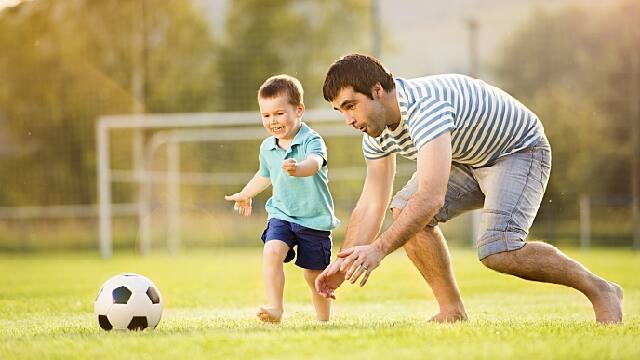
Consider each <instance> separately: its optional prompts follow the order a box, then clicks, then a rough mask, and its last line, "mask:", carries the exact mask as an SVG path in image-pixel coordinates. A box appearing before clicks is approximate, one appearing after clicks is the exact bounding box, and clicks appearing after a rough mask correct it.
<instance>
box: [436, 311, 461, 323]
mask: <svg viewBox="0 0 640 360" xmlns="http://www.w3.org/2000/svg"><path fill="white" fill-rule="evenodd" d="M467 320H469V318H468V317H467V313H466V312H464V310H463V311H457V310H456V311H441V312H439V313H437V314H435V315H433V316H432V317H431V319H429V322H437V323H454V322H458V321H467Z"/></svg>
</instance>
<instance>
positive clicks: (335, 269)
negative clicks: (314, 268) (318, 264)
mask: <svg viewBox="0 0 640 360" xmlns="http://www.w3.org/2000/svg"><path fill="white" fill-rule="evenodd" d="M343 262H344V259H341V258H337V259H335V260H334V261H333V262H332V263H331V264H329V266H327V268H326V269H324V271H323V272H322V273H321V274H320V275H318V277H317V278H316V281H315V285H316V291H317V292H318V294H320V295H321V296H323V297H325V298H327V299H333V300H335V299H336V295H335V291H336V289H337V288H338V287H340V285H341V284H342V283H343V282H344V281H345V279H346V278H345V272H344V271H340V267H341V265H342V263H343Z"/></svg>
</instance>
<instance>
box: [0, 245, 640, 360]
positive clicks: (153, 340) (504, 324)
mask: <svg viewBox="0 0 640 360" xmlns="http://www.w3.org/2000/svg"><path fill="white" fill-rule="evenodd" d="M569 254H570V255H571V256H572V257H574V258H576V259H578V260H580V261H581V262H582V263H583V264H585V265H586V266H587V267H589V268H590V269H591V270H593V271H594V272H596V273H597V274H600V275H602V276H604V277H606V278H608V279H610V280H613V281H616V282H618V283H619V284H620V285H622V286H623V287H624V288H625V322H624V324H623V325H619V326H600V325H596V324H595V323H594V321H593V313H592V311H591V307H590V305H589V303H588V301H587V299H586V298H585V297H584V296H582V295H581V294H580V293H578V292H577V291H574V290H572V289H568V288H564V287H560V286H554V285H547V284H538V283H531V282H526V281H523V280H520V279H516V278H513V277H509V276H505V275H500V274H497V273H494V272H492V271H489V270H487V269H485V268H483V267H482V265H481V264H480V263H479V262H478V261H477V259H476V257H475V253H474V252H472V251H470V250H466V249H453V250H452V255H453V260H454V266H455V271H456V275H457V278H458V282H459V284H460V288H461V291H462V295H463V298H464V300H465V305H466V307H467V312H468V314H469V316H470V321H469V322H466V323H462V324H453V325H438V324H432V323H428V322H426V320H427V319H428V317H429V316H430V315H432V314H434V313H435V312H436V309H437V306H436V303H435V301H434V299H433V296H432V294H431V292H430V290H429V289H428V288H427V287H426V285H425V283H424V282H423V281H422V279H421V278H420V276H419V274H418V272H417V271H416V270H415V269H414V268H413V267H412V265H411V264H410V262H409V260H408V259H407V258H406V256H405V255H404V254H403V253H402V251H399V252H397V253H396V254H393V255H392V256H390V257H388V258H387V259H385V260H384V262H383V265H382V267H381V268H379V269H377V270H376V271H375V272H374V273H373V275H372V277H371V278H370V283H369V284H367V286H366V287H365V288H362V289H361V288H356V287H354V286H347V285H346V284H345V285H344V286H343V287H342V288H341V289H339V291H338V293H337V295H338V300H337V301H336V302H334V308H333V317H332V321H331V322H330V323H327V324H321V323H318V322H316V321H315V320H314V315H313V309H312V306H311V304H310V301H309V290H308V289H307V288H306V284H305V283H304V280H303V278H302V272H301V271H300V269H298V268H296V267H295V266H292V265H288V266H286V272H287V284H286V290H285V301H286V304H285V306H286V309H285V311H286V314H285V319H284V322H283V323H282V324H281V325H279V326H273V325H265V324H261V323H259V322H258V320H257V319H256V318H255V316H254V312H255V309H256V307H257V306H258V305H260V304H261V303H262V301H263V300H264V296H263V290H262V283H261V262H260V252H259V250H258V249H244V250H231V249H224V250H217V251H198V252H195V251H194V252H188V253H186V252H185V253H183V254H182V255H180V256H177V257H169V256H166V255H154V256H150V257H148V258H140V257H136V256H130V255H118V254H117V255H116V257H115V258H114V259H113V260H111V261H102V260H100V259H99V258H98V256H97V255H95V254H93V253H92V254H77V253H76V254H68V253H60V254H37V255H30V256H19V255H0V274H1V275H0V359H41V358H59V359H68V358H92V359H95V358H139V359H147V358H148V359H158V358H175V359H182V358H188V359H200V358H202V359H211V358H225V359H237V358H243V359H253V358H266V359H286V358H296V359H299V358H316V359H328V358H351V359H361V358H406V359H416V358H428V357H429V358H431V357H433V358H464V359H474V358H477V359H507V358H508V359H512V358H519V359H525V358H536V359H550V358H551V359H553V358H556V359H638V358H640V346H638V341H639V339H640V276H639V274H640V254H634V253H632V252H630V251H620V250H592V251H589V252H578V251H569ZM121 272H139V273H142V274H145V275H147V276H148V277H150V278H151V279H153V280H154V282H155V283H156V284H157V285H158V287H159V288H160V290H161V292H162V294H163V296H164V299H165V313H164V315H163V319H162V321H161V322H160V325H159V326H158V328H157V329H155V330H152V331H144V332H105V331H102V330H100V329H99V327H98V325H97V323H96V321H95V319H94V318H93V313H92V312H93V300H94V298H95V295H96V293H97V291H98V288H99V287H100V285H101V284H102V282H103V281H105V280H106V279H107V278H109V277H110V276H112V275H114V274H117V273H121Z"/></svg>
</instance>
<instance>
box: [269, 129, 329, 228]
mask: <svg viewBox="0 0 640 360" xmlns="http://www.w3.org/2000/svg"><path fill="white" fill-rule="evenodd" d="M311 154H316V155H319V156H321V157H322V158H323V159H324V164H323V165H322V167H321V168H320V170H319V171H318V172H317V173H316V174H315V175H312V176H306V177H297V176H289V174H287V173H286V172H285V171H284V170H283V169H282V162H283V161H284V160H286V159H295V160H296V161H297V162H298V163H301V162H302V161H304V160H306V158H307V157H308V156H309V155H311ZM260 176H263V177H267V178H270V179H271V186H272V196H271V198H269V200H268V201H267V204H266V205H265V208H266V210H267V213H268V214H269V219H271V218H276V219H280V220H286V221H291V222H294V223H296V224H299V225H302V226H305V227H308V228H311V229H315V230H331V229H334V228H335V227H337V226H338V225H339V224H340V221H339V220H338V219H337V218H336V217H335V215H334V213H333V198H332V197H331V193H329V186H328V184H327V183H328V177H327V146H326V145H325V143H324V140H322V137H321V136H320V134H318V133H317V132H315V131H313V130H312V129H311V128H310V127H308V126H307V125H306V124H305V123H302V124H301V126H300V130H299V131H298V133H297V134H296V136H295V137H294V138H293V141H292V142H291V145H289V148H288V149H287V150H284V149H282V148H280V147H279V146H278V144H277V143H276V138H275V137H273V136H270V137H268V138H266V139H265V140H264V141H263V142H262V144H261V145H260Z"/></svg>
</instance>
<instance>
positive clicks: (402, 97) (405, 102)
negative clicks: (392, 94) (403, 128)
mask: <svg viewBox="0 0 640 360" xmlns="http://www.w3.org/2000/svg"><path fill="white" fill-rule="evenodd" d="M394 82H395V84H396V99H397V100H398V107H399V108H400V123H404V122H405V121H406V120H407V115H408V114H409V97H408V96H407V91H406V89H405V87H404V84H405V81H404V79H401V78H395V79H394Z"/></svg>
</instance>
